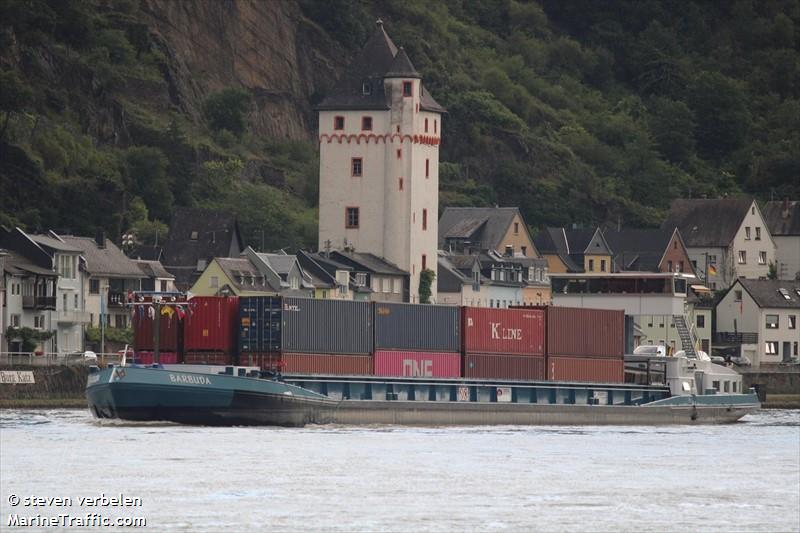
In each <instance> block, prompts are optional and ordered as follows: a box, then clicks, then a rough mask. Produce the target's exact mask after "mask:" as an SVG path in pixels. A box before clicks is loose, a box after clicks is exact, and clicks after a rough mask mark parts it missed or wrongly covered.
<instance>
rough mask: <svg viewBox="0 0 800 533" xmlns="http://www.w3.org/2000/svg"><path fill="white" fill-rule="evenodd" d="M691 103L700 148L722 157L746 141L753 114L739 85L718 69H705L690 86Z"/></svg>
mask: <svg viewBox="0 0 800 533" xmlns="http://www.w3.org/2000/svg"><path fill="white" fill-rule="evenodd" d="M689 107H690V108H691V109H692V111H693V112H694V116H695V121H696V127H695V139H696V140H697V150H698V151H699V152H700V153H701V155H703V156H705V157H706V158H709V159H719V158H721V157H723V156H726V155H728V154H730V153H731V152H733V151H735V150H738V149H739V148H741V147H742V145H744V143H745V140H746V139H747V134H748V132H749V130H750V123H751V116H750V111H749V110H748V109H747V97H746V95H745V94H744V91H742V89H741V87H740V85H739V84H738V83H737V82H735V81H734V80H732V79H731V78H729V77H727V76H725V75H723V74H721V73H719V72H702V73H700V75H698V76H697V78H695V80H694V82H693V83H692V86H691V88H690V94H689Z"/></svg>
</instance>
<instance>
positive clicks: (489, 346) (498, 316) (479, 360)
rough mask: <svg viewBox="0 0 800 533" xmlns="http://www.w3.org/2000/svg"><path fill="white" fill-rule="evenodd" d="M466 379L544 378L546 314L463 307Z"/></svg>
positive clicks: (532, 310) (539, 310) (534, 311)
mask: <svg viewBox="0 0 800 533" xmlns="http://www.w3.org/2000/svg"><path fill="white" fill-rule="evenodd" d="M462 320H463V327H462V330H463V351H464V373H463V376H464V377H466V378H493V379H511V380H517V379H518V380H542V379H545V351H544V348H545V326H544V325H545V312H544V311H543V310H541V309H494V308H476V307H465V308H464V309H463V313H462Z"/></svg>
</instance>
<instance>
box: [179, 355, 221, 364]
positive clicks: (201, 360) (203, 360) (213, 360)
mask: <svg viewBox="0 0 800 533" xmlns="http://www.w3.org/2000/svg"><path fill="white" fill-rule="evenodd" d="M183 362H184V363H186V364H187V365H189V364H191V365H229V364H231V356H230V354H228V353H222V352H186V354H185V355H184V356H183Z"/></svg>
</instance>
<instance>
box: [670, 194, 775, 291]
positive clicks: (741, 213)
mask: <svg viewBox="0 0 800 533" xmlns="http://www.w3.org/2000/svg"><path fill="white" fill-rule="evenodd" d="M661 227H662V228H663V229H668V230H671V229H672V228H676V227H677V228H678V230H680V233H681V237H682V238H683V241H684V243H685V244H686V249H687V250H688V252H689V258H690V260H691V262H692V267H693V268H694V270H695V272H697V275H698V277H700V279H701V280H703V281H705V283H706V286H708V287H709V288H710V289H712V290H722V289H726V288H728V287H729V286H730V285H731V284H732V283H733V282H734V281H735V280H736V279H737V278H740V277H744V278H748V279H760V278H764V279H766V277H767V275H768V273H769V264H770V263H772V262H774V261H775V243H774V242H773V240H772V236H771V235H770V232H769V228H768V226H767V222H766V220H765V219H764V217H763V215H762V213H761V209H759V207H758V204H757V203H756V201H755V200H753V199H751V198H721V199H716V200H707V199H698V200H674V201H673V202H672V204H671V205H670V211H669V214H668V216H667V219H666V220H665V221H664V223H663V224H662V225H661Z"/></svg>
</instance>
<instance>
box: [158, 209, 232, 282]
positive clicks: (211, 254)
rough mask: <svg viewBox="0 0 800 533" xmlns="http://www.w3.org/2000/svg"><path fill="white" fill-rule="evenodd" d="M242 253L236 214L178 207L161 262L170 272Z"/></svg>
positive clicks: (173, 216) (173, 215)
mask: <svg viewBox="0 0 800 533" xmlns="http://www.w3.org/2000/svg"><path fill="white" fill-rule="evenodd" d="M193 235H194V236H196V238H195V239H193V238H192V237H193ZM232 248H234V249H233V250H232V251H231V249H232ZM241 251H242V239H241V236H240V234H239V226H238V224H237V223H236V217H235V216H234V215H233V213H229V212H225V211H216V210H212V209H199V208H192V207H177V208H175V211H174V212H173V214H172V223H171V224H170V228H169V237H167V241H166V243H165V244H164V259H163V260H162V263H163V264H164V265H165V266H166V267H167V269H169V268H170V267H173V266H182V267H196V266H197V261H198V260H199V259H203V260H205V261H207V262H210V261H211V259H213V258H215V257H228V256H229V255H231V254H233V255H238V254H239V253H240V252H241Z"/></svg>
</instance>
